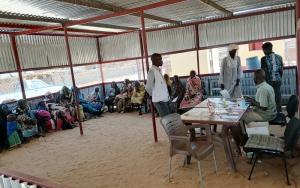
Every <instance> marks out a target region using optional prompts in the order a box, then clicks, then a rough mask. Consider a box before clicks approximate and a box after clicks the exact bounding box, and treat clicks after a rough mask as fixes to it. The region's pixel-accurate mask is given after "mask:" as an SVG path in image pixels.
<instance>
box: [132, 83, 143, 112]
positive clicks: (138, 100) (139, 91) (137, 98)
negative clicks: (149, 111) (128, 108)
mask: <svg viewBox="0 0 300 188" xmlns="http://www.w3.org/2000/svg"><path fill="white" fill-rule="evenodd" d="M144 97H145V86H144V85H141V84H140V82H138V81H135V82H134V90H133V93H132V97H131V103H132V104H137V105H138V109H139V115H142V108H141V105H142V104H143V102H144Z"/></svg>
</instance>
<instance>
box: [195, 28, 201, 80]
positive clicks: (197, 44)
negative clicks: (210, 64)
mask: <svg viewBox="0 0 300 188" xmlns="http://www.w3.org/2000/svg"><path fill="white" fill-rule="evenodd" d="M195 40H196V52H197V71H198V75H199V76H200V62H199V49H200V45H199V32H198V25H197V24H196V25H195Z"/></svg>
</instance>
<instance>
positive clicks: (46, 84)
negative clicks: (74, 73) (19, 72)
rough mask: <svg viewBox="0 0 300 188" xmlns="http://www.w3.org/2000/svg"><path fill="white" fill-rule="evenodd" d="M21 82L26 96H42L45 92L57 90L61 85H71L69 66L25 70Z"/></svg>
mask: <svg viewBox="0 0 300 188" xmlns="http://www.w3.org/2000/svg"><path fill="white" fill-rule="evenodd" d="M23 83H24V87H25V93H26V97H27V98H32V97H37V96H42V95H44V94H45V93H46V92H48V91H50V92H52V93H55V92H58V91H59V90H60V89H61V88H62V86H67V87H71V86H72V78H71V73H70V69H69V68H60V69H48V70H38V71H26V72H24V73H23Z"/></svg>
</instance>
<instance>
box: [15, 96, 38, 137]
mask: <svg viewBox="0 0 300 188" xmlns="http://www.w3.org/2000/svg"><path fill="white" fill-rule="evenodd" d="M16 113H17V122H18V123H19V124H20V127H21V130H22V136H23V137H24V138H25V139H27V138H30V137H32V136H35V135H37V134H38V129H37V124H36V118H35V115H34V112H33V111H32V110H30V107H29V105H28V103H27V101H26V100H25V99H20V100H18V103H17V108H16Z"/></svg>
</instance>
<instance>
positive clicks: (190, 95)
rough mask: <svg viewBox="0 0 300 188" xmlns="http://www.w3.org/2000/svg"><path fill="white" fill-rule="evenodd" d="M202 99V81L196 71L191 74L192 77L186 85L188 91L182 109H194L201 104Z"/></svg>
mask: <svg viewBox="0 0 300 188" xmlns="http://www.w3.org/2000/svg"><path fill="white" fill-rule="evenodd" d="M201 99H202V88H201V80H200V78H199V77H198V76H196V71H194V70H192V71H191V72H190V77H189V78H188V80H187V83H186V91H185V95H184V98H183V100H182V101H181V103H180V109H187V108H192V107H194V106H196V105H197V104H199V103H200V102H201Z"/></svg>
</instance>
